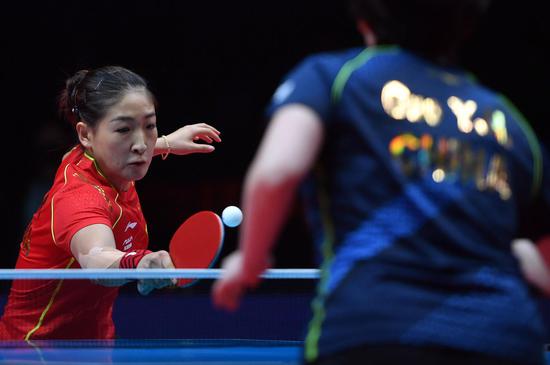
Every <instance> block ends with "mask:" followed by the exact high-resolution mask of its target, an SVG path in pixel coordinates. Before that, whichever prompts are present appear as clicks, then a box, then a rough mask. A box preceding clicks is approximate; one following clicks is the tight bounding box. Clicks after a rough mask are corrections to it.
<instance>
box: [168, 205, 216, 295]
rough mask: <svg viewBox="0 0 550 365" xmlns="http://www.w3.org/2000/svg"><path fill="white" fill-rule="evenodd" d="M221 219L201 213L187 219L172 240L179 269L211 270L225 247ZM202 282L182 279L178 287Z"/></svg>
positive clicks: (172, 247)
mask: <svg viewBox="0 0 550 365" xmlns="http://www.w3.org/2000/svg"><path fill="white" fill-rule="evenodd" d="M223 236H224V229H223V223H222V220H221V219H220V217H219V216H218V215H217V214H216V213H214V212H211V211H206V210H205V211H201V212H198V213H195V214H193V215H192V216H191V217H189V218H187V219H186V220H185V221H184V222H183V223H182V224H181V225H180V226H179V228H178V229H177V230H176V232H175V233H174V235H173V236H172V239H171V240H170V257H171V258H172V262H173V263H174V266H175V267H176V268H177V269H207V268H209V267H211V266H212V265H214V263H215V262H216V259H217V258H218V255H219V253H220V251H221V249H222V245H223ZM197 280H198V279H179V280H178V286H181V287H185V286H189V285H192V284H193V283H195V282H196V281H197Z"/></svg>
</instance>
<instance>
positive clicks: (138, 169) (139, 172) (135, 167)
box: [126, 162, 150, 180]
mask: <svg viewBox="0 0 550 365" xmlns="http://www.w3.org/2000/svg"><path fill="white" fill-rule="evenodd" d="M149 166H150V163H146V162H143V163H132V164H128V167H127V169H126V171H127V177H128V178H129V180H140V179H143V178H144V177H145V175H147V171H148V170H149Z"/></svg>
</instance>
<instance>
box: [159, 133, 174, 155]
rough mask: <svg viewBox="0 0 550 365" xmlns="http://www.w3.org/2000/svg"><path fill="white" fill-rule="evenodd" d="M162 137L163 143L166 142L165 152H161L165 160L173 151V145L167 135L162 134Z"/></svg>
mask: <svg viewBox="0 0 550 365" xmlns="http://www.w3.org/2000/svg"><path fill="white" fill-rule="evenodd" d="M160 138H161V139H162V141H163V143H164V147H165V148H164V152H162V153H161V154H160V157H161V158H162V159H163V160H166V158H167V157H168V155H169V154H170V152H171V151H172V147H171V146H170V143H169V142H168V137H166V136H165V135H164V134H163V135H162V136H160Z"/></svg>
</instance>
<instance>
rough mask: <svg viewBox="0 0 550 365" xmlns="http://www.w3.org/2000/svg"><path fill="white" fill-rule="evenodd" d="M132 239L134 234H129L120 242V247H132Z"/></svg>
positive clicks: (125, 248)
mask: <svg viewBox="0 0 550 365" xmlns="http://www.w3.org/2000/svg"><path fill="white" fill-rule="evenodd" d="M133 239H134V236H130V237H128V238H126V239H125V240H124V242H122V249H123V250H124V251H128V250H129V249H131V248H132V245H133V242H132V240H133Z"/></svg>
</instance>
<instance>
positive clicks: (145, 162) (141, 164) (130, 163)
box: [128, 160, 147, 166]
mask: <svg viewBox="0 0 550 365" xmlns="http://www.w3.org/2000/svg"><path fill="white" fill-rule="evenodd" d="M145 164H147V161H145V160H138V161H132V162H129V163H128V165H131V166H143V165H145Z"/></svg>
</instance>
